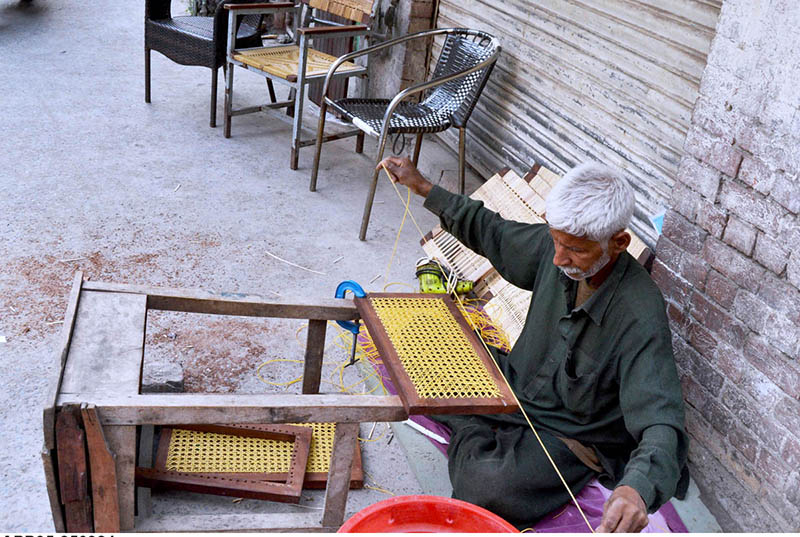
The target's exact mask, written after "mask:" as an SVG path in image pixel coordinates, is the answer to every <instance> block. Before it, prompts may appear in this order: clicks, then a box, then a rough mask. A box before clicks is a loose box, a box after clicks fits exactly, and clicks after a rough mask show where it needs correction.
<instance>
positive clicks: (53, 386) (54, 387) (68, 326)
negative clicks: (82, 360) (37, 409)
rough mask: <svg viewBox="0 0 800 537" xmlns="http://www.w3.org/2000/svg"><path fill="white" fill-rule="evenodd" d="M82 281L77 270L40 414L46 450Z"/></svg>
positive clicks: (52, 446)
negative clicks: (53, 367)
mask: <svg viewBox="0 0 800 537" xmlns="http://www.w3.org/2000/svg"><path fill="white" fill-rule="evenodd" d="M82 282H83V272H81V271H80V270H79V271H77V272H76V273H75V277H74V278H73V279H72V290H71V291H70V292H69V298H68V299H67V311H66V313H65V314H64V324H63V325H61V345H60V349H61V351H60V353H59V359H58V372H57V373H56V375H55V376H54V377H53V379H52V381H51V383H50V387H49V389H48V391H47V394H48V395H47V403H46V406H45V408H44V412H43V415H42V423H43V432H44V447H45V449H47V450H53V449H55V447H56V437H55V426H56V401H57V400H58V391H59V389H60V388H61V379H62V377H63V375H64V364H65V363H66V361H67V353H68V352H69V344H70V340H71V338H72V329H73V327H74V326H75V316H76V313H77V311H78V301H79V300H80V295H81V284H82Z"/></svg>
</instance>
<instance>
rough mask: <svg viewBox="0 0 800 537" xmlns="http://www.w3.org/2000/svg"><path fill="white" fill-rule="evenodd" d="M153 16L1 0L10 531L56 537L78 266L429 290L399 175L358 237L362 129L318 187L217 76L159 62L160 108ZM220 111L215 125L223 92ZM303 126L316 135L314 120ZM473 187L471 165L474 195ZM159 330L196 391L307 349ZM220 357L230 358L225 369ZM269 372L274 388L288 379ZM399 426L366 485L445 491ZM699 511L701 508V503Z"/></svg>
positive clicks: (275, 291) (3, 341)
mask: <svg viewBox="0 0 800 537" xmlns="http://www.w3.org/2000/svg"><path fill="white" fill-rule="evenodd" d="M173 4H174V6H173V11H176V12H177V11H180V10H181V9H182V8H183V3H182V2H179V1H177V0H176V1H175V2H173ZM143 10H144V3H143V2H142V1H141V0H135V1H134V0H126V1H117V2H102V3H92V2H87V3H84V2H77V3H76V2H68V1H66V0H34V1H33V2H32V4H30V5H28V4H21V3H19V2H17V0H0V50H2V51H3V54H2V73H3V74H2V77H0V95H2V98H0V118H2V121H3V123H4V124H5V125H6V127H5V128H4V129H3V134H2V138H0V139H2V141H1V142H0V147H1V148H2V151H0V170H2V171H0V237H2V240H0V259H2V262H0V379H2V381H3V384H4V389H3V390H2V391H0V435H2V438H4V439H6V441H5V445H6V449H4V450H2V452H0V471H2V480H0V526H2V527H3V529H4V530H5V531H15V532H41V531H50V530H52V522H51V518H50V512H49V511H50V508H49V504H48V502H47V498H46V494H45V487H44V477H43V474H42V470H41V462H40V459H39V451H40V447H41V442H42V440H41V438H42V437H41V409H42V406H43V404H44V398H45V394H46V387H47V385H48V382H49V379H50V378H51V377H52V376H53V375H54V374H56V362H57V356H56V346H57V342H58V339H59V332H60V328H61V325H60V320H61V319H62V318H63V315H64V310H65V307H66V297H67V294H68V292H69V285H70V282H71V279H72V275H73V273H74V271H76V270H83V271H84V272H85V274H86V275H87V276H88V277H90V278H91V279H94V280H102V281H115V282H126V283H137V284H151V285H157V286H169V287H189V288H203V289H210V290H215V291H232V292H244V293H255V294H260V295H262V296H265V297H270V296H280V297H283V298H298V299H302V298H315V297H330V296H332V295H333V292H334V289H335V287H336V285H337V284H338V283H339V282H340V281H342V280H345V279H353V280H356V281H358V282H360V283H361V284H362V285H364V286H365V288H367V289H368V290H373V291H377V290H382V289H383V288H384V285H385V284H386V283H389V282H400V283H402V284H406V285H415V280H414V274H413V270H414V261H415V260H416V259H417V258H418V257H420V256H421V255H423V252H422V250H421V248H420V246H419V238H420V237H419V234H418V232H417V231H416V229H414V227H413V226H412V225H410V223H409V224H408V225H406V226H405V228H404V230H403V231H402V233H400V235H399V240H398V243H397V253H396V254H395V257H394V261H393V263H392V265H391V267H390V270H389V274H387V267H388V265H389V262H390V257H391V253H392V248H393V243H394V241H395V238H396V236H397V234H398V227H399V224H400V221H401V219H402V216H403V205H402V204H401V203H400V202H399V201H398V199H397V197H396V194H395V192H394V190H393V189H392V187H391V186H390V185H389V183H388V181H386V180H385V178H381V180H380V183H379V185H378V192H377V196H376V204H375V206H374V209H373V214H372V219H371V224H370V229H369V233H368V240H367V241H366V242H361V241H359V240H358V238H357V231H358V227H359V225H360V221H361V212H362V208H363V204H364V198H365V195H366V190H367V186H368V182H369V180H370V176H371V173H370V172H371V168H372V166H373V161H372V160H371V158H370V157H369V156H368V154H370V153H372V152H373V151H374V143H372V142H371V141H369V140H368V142H367V148H366V153H367V154H365V155H356V154H355V153H354V152H353V146H354V141H353V140H352V139H350V140H344V141H340V142H335V143H332V144H328V145H326V146H325V148H324V152H323V159H322V170H321V173H320V180H319V186H318V191H317V192H316V193H311V192H309V191H308V180H309V169H310V165H311V160H312V154H311V153H312V149H306V150H304V151H302V152H301V156H300V169H299V170H297V171H291V170H290V169H289V167H288V156H289V138H290V134H291V127H290V125H289V124H288V123H287V122H286V121H285V120H282V119H280V118H277V117H276V116H269V115H250V116H243V117H237V118H234V123H233V137H232V138H230V139H227V140H226V139H224V138H223V136H222V129H221V128H220V127H218V128H216V129H211V128H209V127H208V97H209V71H208V70H206V69H202V68H197V67H183V66H179V65H176V64H174V63H172V62H171V61H169V60H167V59H166V58H164V57H163V56H161V55H160V54H157V53H154V54H153V63H152V77H153V86H152V92H153V93H152V100H153V102H152V104H145V103H144V83H143V72H144V67H143V64H144V62H143V28H142V20H143ZM222 86H223V84H222V82H221V81H220V88H222ZM264 89H265V88H264V82H263V80H262V79H261V78H260V77H257V76H254V75H252V74H249V73H244V72H243V71H240V72H237V79H236V90H237V91H236V95H237V99H238V103H240V104H242V105H244V104H258V103H260V102H263V100H265V99H266V96H265V93H266V92H265V91H264ZM284 91H285V90H282V89H281V90H279V92H280V93H281V94H282V93H284ZM279 96H280V95H279ZM218 117H219V121H220V122H221V118H222V90H220V98H219V108H218ZM307 119H308V121H307V125H308V126H309V127H311V128H313V126H314V124H315V120H316V118H315V117H314V116H313V114H308V118H307ZM309 135H310V133H309ZM421 167H422V169H423V171H424V172H426V174H427V175H428V176H429V177H430V178H431V179H433V180H434V181H440V182H441V183H442V184H443V185H444V186H446V187H448V188H451V189H452V188H454V178H455V172H454V170H455V169H456V167H457V162H456V160H455V158H454V156H453V154H452V153H450V152H448V151H447V150H446V149H444V148H442V147H441V146H438V145H437V143H435V142H434V140H432V139H431V140H430V141H429V140H427V139H426V142H425V145H424V147H423V152H422V166H421ZM478 184H479V183H478V180H477V178H476V177H474V176H473V175H470V177H469V178H468V183H467V188H468V190H469V191H471V190H473V189H474V188H475V187H477V185H478ZM411 210H412V212H413V214H414V215H415V217H416V218H417V221H418V222H419V224H420V226H421V227H422V229H423V230H426V231H427V230H428V229H430V228H431V227H433V225H434V224H435V223H436V222H435V219H434V218H433V217H432V215H430V214H428V213H427V212H426V211H424V210H423V209H422V207H421V204H420V200H418V199H414V200H412V203H411ZM269 254H272V255H274V256H278V257H280V258H282V259H284V260H286V261H289V262H291V263H294V264H297V265H301V266H302V267H305V268H307V269H311V270H313V271H315V272H311V271H309V270H304V269H303V268H298V267H295V266H292V265H290V264H287V263H284V262H282V261H279V260H277V259H275V258H274V257H272V256H271V255H269ZM320 273H322V274H320ZM379 275H380V277H378V276H379ZM403 288H404V287H403V286H402V285H399V286H396V287H395V288H394V289H396V290H402V289H403ZM163 322H164V323H166V324H163V325H159V324H158V321H154V323H155V324H154V325H153V326H150V325H148V338H150V339H148V341H149V342H151V343H156V338H158V336H159V335H165V337H166V336H169V339H176V338H177V342H178V343H176V348H178V347H180V345H181V344H183V345H184V346H183V347H180V348H181V349H183V350H175V349H173V350H172V351H170V350H169V348H167V349H166V350H165V351H164V352H166V353H167V354H168V355H169V356H172V358H173V359H174V360H175V361H177V362H178V363H180V364H181V365H182V366H183V368H184V370H185V374H186V379H185V380H186V384H187V389H192V390H195V391H197V390H203V389H217V388H218V389H217V391H232V390H237V391H249V392H254V391H255V392H257V391H260V390H265V389H266V388H265V385H264V384H263V383H262V382H260V381H259V380H258V379H257V377H256V374H255V369H256V367H257V365H258V364H260V363H263V362H264V361H266V360H270V359H274V358H280V357H286V356H289V355H290V354H291V353H296V356H293V357H299V356H300V355H301V352H302V351H301V349H299V348H298V347H294V343H293V341H292V340H293V338H294V337H295V333H296V331H297V330H298V329H299V327H297V326H294V325H290V324H286V325H281V324H278V325H276V327H272V328H267V329H265V330H261V329H259V330H257V331H255V332H254V330H252V329H249V328H248V326H247V325H246V324H241V323H239V324H236V323H229V324H224V323H223V324H219V322H218V321H216V320H205V321H202V322H199V323H194V324H192V323H189V325H186V324H185V323H186V321H185V320H184V321H175V322H176V323H177V324H176V325H175V326H177V327H178V328H177V329H176V328H174V327H173V328H170V325H169V320H167V321H163ZM181 322H183V323H184V324H183V325H181V324H180V323H181ZM251 328H252V327H251ZM175 334H176V335H175ZM192 338H194V339H192ZM186 342H191V344H189V345H187V344H186ZM287 342H290V343H287ZM198 346H203V349H204V351H205V352H206V354H205V355H202V356H201V354H202V353H201V352H200V350H199V349H198V348H197V347H198ZM154 348H158V346H157V345H155V344H154ZM187 349H194V350H193V351H192V352H187ZM170 352H171V353H172V354H170ZM215 353H216V354H215ZM343 353H344V354H346V351H344V350H343V349H337V348H334V349H333V350H332V354H333V357H332V360H333V361H334V362H336V361H337V360H341V359H344V358H346V356H345V355H344V354H343ZM215 356H216V357H221V358H219V359H218V360H216V361H215V360H211V359H212V358H214V357H215ZM209 360H211V361H209ZM281 367H283V366H281ZM287 367H288V366H287ZM350 370H351V371H352V370H353V368H350ZM265 374H266V376H267V377H268V378H274V379H275V380H277V379H280V378H287V377H286V374H291V372H290V371H289V370H288V369H285V368H283V369H279V370H277V372H275V371H273V372H271V373H265ZM348 374H349V375H352V374H354V373H348ZM269 375H273V377H270V376H269ZM288 378H291V377H288ZM215 386H216V387H217V388H215ZM393 429H394V431H395V438H397V439H398V440H399V441H396V442H391V443H389V442H388V441H387V440H388V437H384V439H382V440H380V441H378V442H373V443H368V444H365V446H364V464H365V469H366V470H367V472H369V473H370V476H371V477H370V479H368V484H371V485H374V486H376V487H377V488H385V489H388V490H390V491H391V492H393V493H395V494H414V493H428V494H441V495H448V494H449V483H448V482H447V473H446V462H445V459H444V457H443V456H442V455H441V454H439V453H438V451H436V450H435V449H433V448H432V447H431V446H430V444H429V443H428V442H427V441H426V440H424V439H423V438H421V437H420V436H419V435H418V434H417V433H415V432H413V431H411V430H410V429H408V428H407V427H406V426H404V425H402V424H396V425H395V426H394V427H393ZM363 434H366V431H364V430H363V429H362V435H363ZM406 453H410V454H411V455H410V456H406ZM385 497H387V496H386V495H385V493H383V492H380V491H377V490H371V489H365V490H363V491H358V492H356V493H353V494H352V495H351V501H350V503H349V509H348V510H349V511H350V512H354V511H355V510H357V509H359V508H360V507H362V506H364V505H368V504H369V503H373V502H375V501H378V500H381V499H384V498H385ZM161 500H163V501H161V503H159V504H157V505H160V506H161V507H160V508H162V509H166V510H176V511H181V512H184V511H192V510H195V511H196V510H198V509H202V510H205V511H207V512H221V511H227V510H230V509H234V510H236V509H238V510H252V511H260V510H263V509H267V508H265V507H263V506H264V505H275V504H264V503H263V502H254V501H245V502H242V503H239V504H235V505H234V504H231V503H230V501H229V500H227V499H225V498H214V497H207V496H199V495H194V496H192V495H189V496H187V497H184V496H180V495H163V496H162V497H161ZM319 500H320V498H319V495H318V494H313V493H309V494H307V495H304V499H303V502H304V505H306V508H318V507H319ZM695 504H699V505H700V506H702V504H701V503H700V502H699V500H697V501H696V502H695ZM693 505H694V504H693ZM157 508H159V507H157ZM281 509H284V508H283V507H281ZM709 516H710V515H709ZM704 517H705V515H702V516H701V517H700V518H701V520H707V518H704ZM690 527H691V526H690ZM698 528H700V526H698ZM702 528H704V529H705V530H706V531H713V527H712V526H702Z"/></svg>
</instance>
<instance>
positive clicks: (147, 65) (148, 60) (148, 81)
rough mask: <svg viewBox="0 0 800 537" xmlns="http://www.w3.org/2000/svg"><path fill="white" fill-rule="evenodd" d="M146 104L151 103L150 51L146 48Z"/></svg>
mask: <svg viewBox="0 0 800 537" xmlns="http://www.w3.org/2000/svg"><path fill="white" fill-rule="evenodd" d="M144 102H146V103H149V102H150V49H149V48H148V47H144Z"/></svg>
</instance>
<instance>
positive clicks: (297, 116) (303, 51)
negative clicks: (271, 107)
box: [289, 34, 308, 170]
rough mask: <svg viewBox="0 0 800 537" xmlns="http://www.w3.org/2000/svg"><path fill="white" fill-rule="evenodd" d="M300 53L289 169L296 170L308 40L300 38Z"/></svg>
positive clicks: (300, 134) (301, 128) (301, 130)
mask: <svg viewBox="0 0 800 537" xmlns="http://www.w3.org/2000/svg"><path fill="white" fill-rule="evenodd" d="M299 48H300V51H299V53H298V58H297V85H296V86H295V87H296V88H297V91H296V93H295V98H294V121H293V122H292V154H291V157H290V161H289V168H291V169H293V170H296V169H297V161H298V160H299V158H300V138H301V136H302V134H303V100H304V98H305V94H306V64H307V63H308V38H307V37H306V35H305V34H304V35H302V36H300V45H299Z"/></svg>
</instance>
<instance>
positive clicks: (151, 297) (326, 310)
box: [83, 282, 358, 321]
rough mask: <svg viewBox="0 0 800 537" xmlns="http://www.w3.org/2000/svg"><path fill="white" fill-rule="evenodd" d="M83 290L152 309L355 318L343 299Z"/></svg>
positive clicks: (117, 287)
mask: <svg viewBox="0 0 800 537" xmlns="http://www.w3.org/2000/svg"><path fill="white" fill-rule="evenodd" d="M83 288H84V289H87V290H92V291H106V292H115V293H132V294H142V295H147V297H148V300H147V307H148V308H149V309H155V310H166V311H184V312H190V313H209V314H215V315H245V316H250V317H275V318H282V319H330V320H334V321H348V320H353V319H358V311H357V310H356V307H355V305H354V304H353V301H352V300H350V299H345V298H324V299H317V300H313V301H306V302H297V301H288V300H281V301H268V300H266V299H264V298H263V297H260V296H258V295H247V294H242V293H212V292H209V291H203V290H201V289H168V288H158V287H149V286H146V285H128V284H121V283H107V282H84V286H83Z"/></svg>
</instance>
